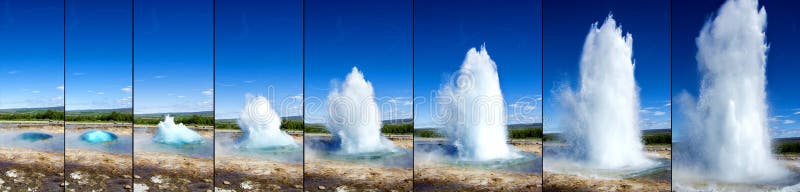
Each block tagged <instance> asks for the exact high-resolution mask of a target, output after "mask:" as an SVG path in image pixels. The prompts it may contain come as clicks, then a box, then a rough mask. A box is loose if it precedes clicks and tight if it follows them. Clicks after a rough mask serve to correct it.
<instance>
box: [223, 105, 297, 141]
mask: <svg viewBox="0 0 800 192" xmlns="http://www.w3.org/2000/svg"><path fill="white" fill-rule="evenodd" d="M246 97H247V103H246V104H245V106H244V108H243V109H242V111H241V112H240V113H239V121H238V123H239V127H240V128H241V130H242V132H244V134H243V135H242V136H241V137H239V138H238V140H237V142H238V143H239V147H242V148H249V149H265V148H274V147H294V146H297V143H295V141H294V139H292V137H291V136H289V134H287V133H285V132H283V131H281V129H280V126H281V118H280V117H278V113H276V112H275V110H273V109H272V106H271V105H270V104H269V101H268V100H267V99H266V98H264V97H262V96H252V95H247V96H246Z"/></svg>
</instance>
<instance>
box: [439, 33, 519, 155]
mask: <svg viewBox="0 0 800 192" xmlns="http://www.w3.org/2000/svg"><path fill="white" fill-rule="evenodd" d="M453 77H454V78H453V79H451V80H450V82H448V83H446V84H444V85H443V86H442V87H441V89H440V90H439V92H438V96H437V100H438V104H439V105H440V110H441V111H440V113H441V114H442V117H443V118H444V121H443V123H444V125H443V127H444V132H445V134H446V135H447V137H448V138H449V139H450V140H451V141H452V142H453V145H455V146H456V147H457V148H458V152H459V153H458V155H459V157H460V158H462V159H466V160H477V161H485V160H493V159H509V158H515V157H519V154H517V153H516V152H514V151H513V150H512V148H511V147H510V146H509V145H508V144H507V143H506V141H507V136H508V130H506V128H507V127H506V110H505V101H504V99H503V93H502V92H501V90H500V79H499V78H498V75H497V65H496V64H495V63H494V61H492V59H491V58H490V57H489V53H488V52H487V51H486V49H485V47H481V50H476V49H475V48H472V49H470V50H469V51H468V52H467V55H466V59H464V62H463V64H461V69H460V70H459V71H458V72H457V73H456V74H455V76H453Z"/></svg>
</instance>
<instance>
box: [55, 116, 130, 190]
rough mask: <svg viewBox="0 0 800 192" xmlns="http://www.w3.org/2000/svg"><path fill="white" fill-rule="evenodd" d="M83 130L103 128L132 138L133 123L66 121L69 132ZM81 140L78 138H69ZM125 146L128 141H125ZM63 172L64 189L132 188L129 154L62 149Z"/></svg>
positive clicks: (78, 132) (79, 132)
mask: <svg viewBox="0 0 800 192" xmlns="http://www.w3.org/2000/svg"><path fill="white" fill-rule="evenodd" d="M86 130H103V131H108V132H111V133H114V134H116V135H117V136H119V137H131V135H132V133H133V125H132V124H114V123H102V124H99V123H93V124H83V123H82V124H67V132H69V134H81V133H83V132H84V131H86ZM68 142H80V141H68ZM127 145H128V146H130V145H131V143H128V144H127ZM65 150H66V151H65V156H66V161H65V162H64V163H65V170H64V171H65V172H66V173H67V175H68V176H67V178H66V179H67V183H66V189H67V191H91V190H103V191H131V190H133V180H132V177H131V175H132V173H131V166H132V165H133V164H132V158H133V157H131V155H130V154H128V155H125V154H118V153H109V152H103V151H96V150H90V149H80V148H70V147H68V148H67V149H65Z"/></svg>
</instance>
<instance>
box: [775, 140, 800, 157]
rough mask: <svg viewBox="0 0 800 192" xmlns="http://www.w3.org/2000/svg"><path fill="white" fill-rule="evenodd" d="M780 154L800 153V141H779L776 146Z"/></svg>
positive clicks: (776, 150)
mask: <svg viewBox="0 0 800 192" xmlns="http://www.w3.org/2000/svg"><path fill="white" fill-rule="evenodd" d="M775 152H776V153H779V154H800V141H788V142H779V143H777V144H776V146H775Z"/></svg>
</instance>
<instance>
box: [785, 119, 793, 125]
mask: <svg viewBox="0 0 800 192" xmlns="http://www.w3.org/2000/svg"><path fill="white" fill-rule="evenodd" d="M794 123H795V121H794V120H791V119H787V120H783V124H794Z"/></svg>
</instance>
